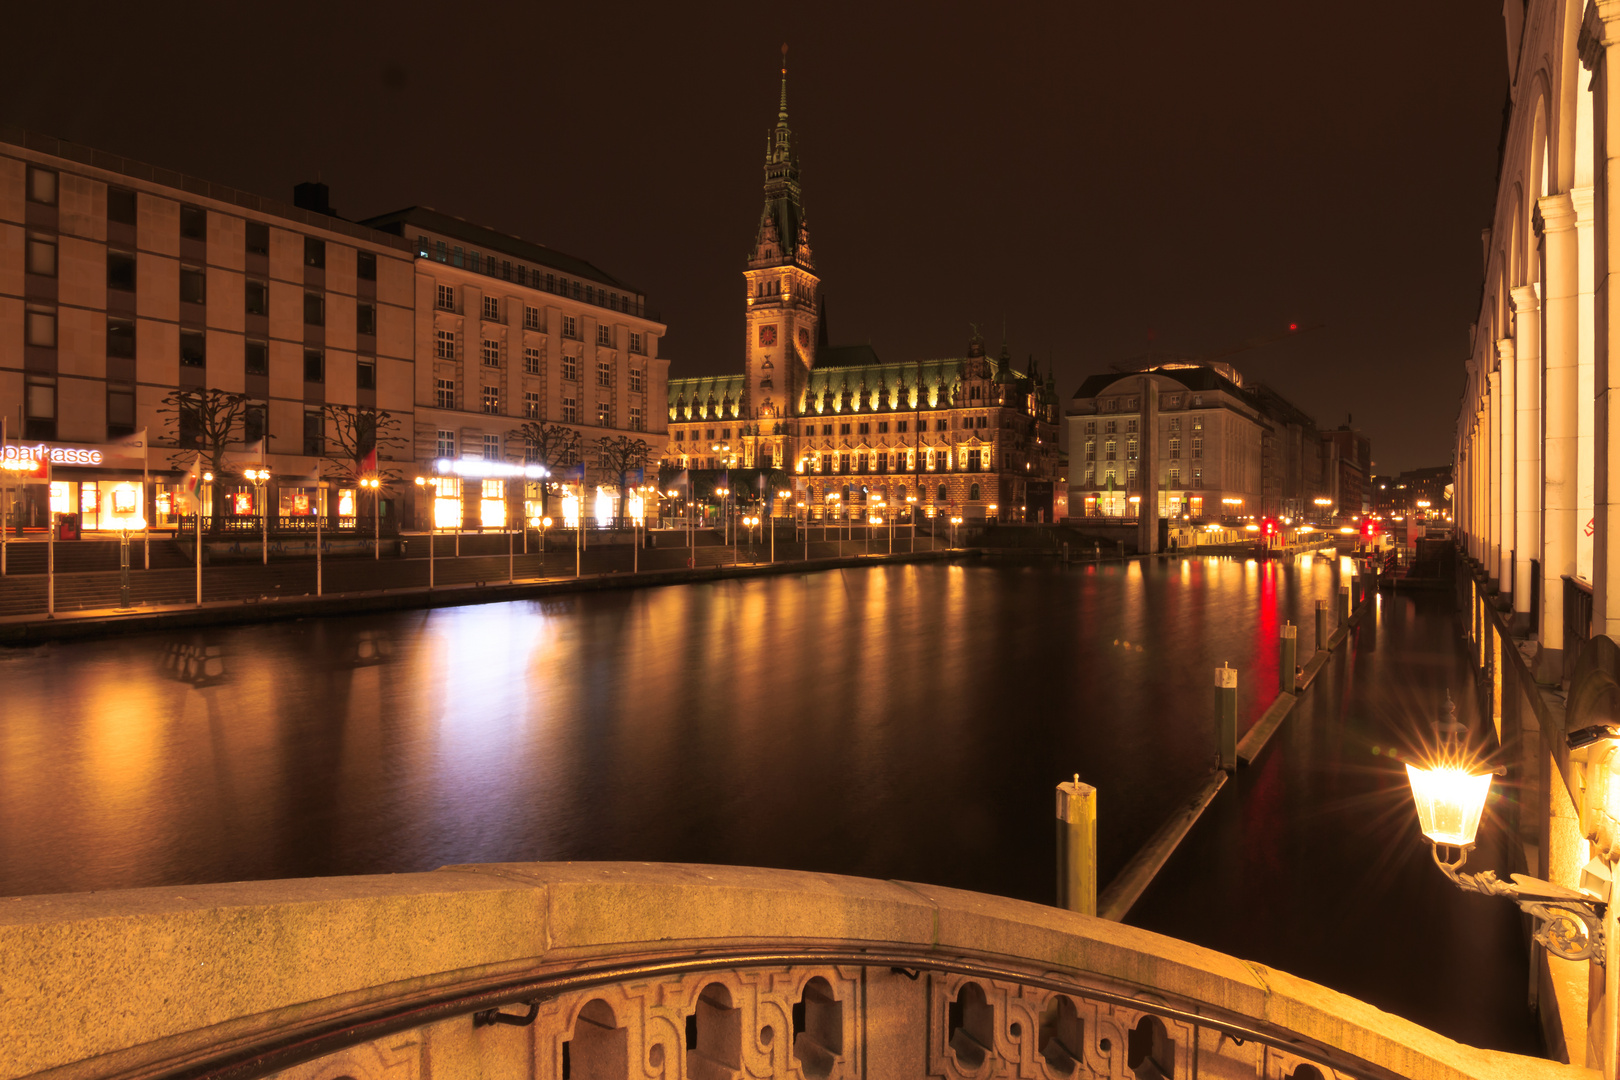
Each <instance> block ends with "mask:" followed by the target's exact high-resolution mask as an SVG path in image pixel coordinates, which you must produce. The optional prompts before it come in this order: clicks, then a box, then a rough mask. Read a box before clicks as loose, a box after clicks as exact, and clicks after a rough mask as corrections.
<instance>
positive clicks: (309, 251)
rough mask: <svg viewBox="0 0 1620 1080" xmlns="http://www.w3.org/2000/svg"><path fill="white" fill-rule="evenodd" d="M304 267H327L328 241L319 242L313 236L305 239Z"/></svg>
mask: <svg viewBox="0 0 1620 1080" xmlns="http://www.w3.org/2000/svg"><path fill="white" fill-rule="evenodd" d="M304 265H305V266H325V265H326V241H325V240H317V239H315V238H314V237H313V236H306V237H304Z"/></svg>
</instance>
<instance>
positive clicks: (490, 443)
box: [484, 435, 501, 484]
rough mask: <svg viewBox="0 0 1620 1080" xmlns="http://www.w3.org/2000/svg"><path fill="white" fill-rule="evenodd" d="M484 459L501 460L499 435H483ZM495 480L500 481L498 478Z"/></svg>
mask: <svg viewBox="0 0 1620 1080" xmlns="http://www.w3.org/2000/svg"><path fill="white" fill-rule="evenodd" d="M484 460H485V461H499V460H501V437H500V436H499V435H485V436H484ZM487 482H488V481H486V483H487ZM495 482H496V483H497V484H498V483H500V481H499V480H497V481H495Z"/></svg>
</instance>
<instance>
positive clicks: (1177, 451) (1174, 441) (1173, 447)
mask: <svg viewBox="0 0 1620 1080" xmlns="http://www.w3.org/2000/svg"><path fill="white" fill-rule="evenodd" d="M1170 456H1171V457H1172V458H1179V457H1180V456H1181V436H1180V435H1172V436H1170Z"/></svg>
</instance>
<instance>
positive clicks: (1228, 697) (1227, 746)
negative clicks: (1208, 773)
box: [1215, 663, 1237, 772]
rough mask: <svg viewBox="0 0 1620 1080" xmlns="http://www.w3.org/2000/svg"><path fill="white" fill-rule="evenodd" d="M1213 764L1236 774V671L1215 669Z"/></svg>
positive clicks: (1223, 664) (1223, 668)
mask: <svg viewBox="0 0 1620 1080" xmlns="http://www.w3.org/2000/svg"><path fill="white" fill-rule="evenodd" d="M1215 764H1216V766H1217V767H1219V768H1222V769H1225V770H1226V771H1227V772H1237V669H1236V668H1233V667H1228V666H1227V665H1226V664H1225V663H1222V664H1221V666H1220V667H1218V668H1216V669H1215Z"/></svg>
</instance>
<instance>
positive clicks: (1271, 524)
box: [1260, 518, 1277, 536]
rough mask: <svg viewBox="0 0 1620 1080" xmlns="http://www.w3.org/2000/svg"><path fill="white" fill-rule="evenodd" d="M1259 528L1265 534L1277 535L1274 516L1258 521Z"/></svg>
mask: <svg viewBox="0 0 1620 1080" xmlns="http://www.w3.org/2000/svg"><path fill="white" fill-rule="evenodd" d="M1260 529H1261V531H1262V532H1263V533H1265V535H1267V536H1276V535H1277V519H1276V518H1266V519H1265V520H1264V521H1262V522H1261V523H1260Z"/></svg>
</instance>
